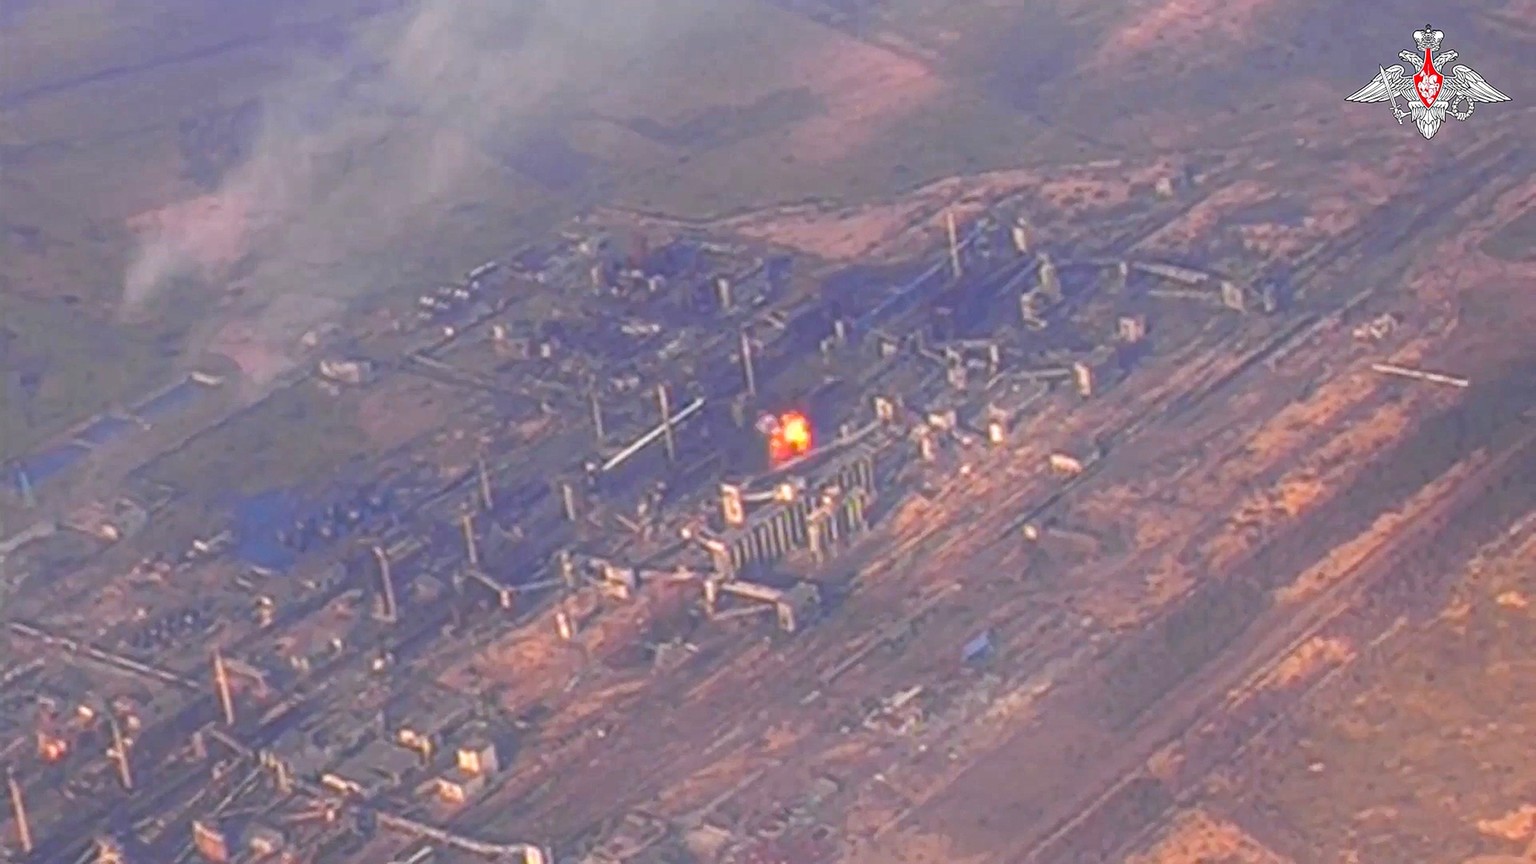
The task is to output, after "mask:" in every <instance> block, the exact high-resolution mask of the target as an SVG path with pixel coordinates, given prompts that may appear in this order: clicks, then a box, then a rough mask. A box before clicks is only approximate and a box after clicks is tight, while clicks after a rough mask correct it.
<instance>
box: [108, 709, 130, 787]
mask: <svg viewBox="0 0 1536 864" xmlns="http://www.w3.org/2000/svg"><path fill="white" fill-rule="evenodd" d="M107 725H108V726H109V727H110V728H111V730H112V754H111V755H112V761H114V762H116V763H117V779H119V780H121V781H122V783H123V788H124V789H126V790H128V791H130V792H132V791H133V771H132V769H131V768H130V767H129V766H128V744H127V742H125V741H124V740H123V729H122V727H121V726H119V725H118V723H117V716H116V715H115V714H113V713H112V711H111V709H110V708H109V709H108V710H107Z"/></svg>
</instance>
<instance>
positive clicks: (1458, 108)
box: [1347, 27, 1509, 139]
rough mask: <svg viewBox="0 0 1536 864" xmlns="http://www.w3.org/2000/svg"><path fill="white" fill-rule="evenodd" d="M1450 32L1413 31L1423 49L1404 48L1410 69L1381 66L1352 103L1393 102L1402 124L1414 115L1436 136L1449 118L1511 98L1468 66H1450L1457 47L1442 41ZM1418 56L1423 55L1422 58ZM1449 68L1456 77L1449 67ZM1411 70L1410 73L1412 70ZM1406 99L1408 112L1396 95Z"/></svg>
mask: <svg viewBox="0 0 1536 864" xmlns="http://www.w3.org/2000/svg"><path fill="white" fill-rule="evenodd" d="M1444 39H1445V33H1443V32H1441V31H1439V30H1436V29H1435V28H1433V27H1425V28H1424V29H1423V30H1415V31H1413V42H1414V45H1415V46H1417V47H1418V53H1417V54H1416V53H1414V52H1412V51H1401V52H1399V53H1398V55H1397V56H1398V57H1400V58H1402V60H1403V62H1405V63H1406V64H1407V67H1406V69H1405V67H1403V66H1397V65H1392V66H1378V67H1376V68H1377V71H1378V72H1379V73H1380V74H1379V75H1377V76H1376V77H1375V78H1374V79H1372V80H1371V83H1369V84H1367V85H1365V86H1364V87H1361V88H1360V90H1359V91H1358V92H1356V93H1355V94H1354V95H1353V96H1350V97H1349V99H1348V100H1347V101H1350V102H1386V103H1387V104H1389V105H1391V106H1392V115H1393V116H1394V117H1396V118H1397V122H1398V123H1399V124H1401V123H1402V122H1403V120H1404V119H1405V118H1408V117H1412V118H1413V125H1414V126H1416V127H1418V130H1419V134H1421V135H1423V136H1424V137H1425V138H1426V139H1428V138H1433V137H1435V133H1436V132H1439V131H1440V124H1442V123H1444V122H1445V118H1446V116H1451V117H1455V118H1456V119H1457V120H1465V119H1467V118H1468V117H1471V116H1472V111H1473V109H1475V108H1476V107H1477V103H1479V102H1508V101H1509V97H1508V96H1505V95H1504V94H1503V93H1500V92H1499V91H1497V90H1495V89H1493V87H1492V86H1490V85H1489V84H1488V82H1487V81H1484V80H1483V76H1481V75H1479V74H1477V73H1476V72H1473V71H1472V70H1471V69H1469V68H1468V67H1466V66H1451V65H1450V64H1451V61H1452V60H1455V59H1456V52H1455V51H1443V52H1442V51H1441V50H1440V43H1441V41H1443V40H1444ZM1419 54H1422V55H1424V56H1423V57H1422V58H1421V57H1420V56H1419ZM1447 67H1450V69H1451V76H1450V77H1449V78H1447V77H1446V76H1445V73H1444V71H1442V70H1444V69H1446V68H1447ZM1409 73H1411V75H1410V74H1409ZM1399 96H1401V97H1403V102H1404V104H1406V105H1407V106H1408V110H1406V111H1405V110H1403V109H1402V108H1399V107H1397V98H1398V97H1399Z"/></svg>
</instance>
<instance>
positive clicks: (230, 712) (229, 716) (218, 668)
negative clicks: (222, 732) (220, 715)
mask: <svg viewBox="0 0 1536 864" xmlns="http://www.w3.org/2000/svg"><path fill="white" fill-rule="evenodd" d="M213 685H214V689H215V690H217V691H218V694H219V707H220V708H222V709H223V710H224V725H226V726H233V725H235V696H234V694H233V693H231V692H230V690H229V672H228V671H227V670H226V669H225V668H224V655H223V654H221V653H220V652H218V651H215V652H213Z"/></svg>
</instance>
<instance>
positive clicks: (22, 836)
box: [5, 771, 32, 855]
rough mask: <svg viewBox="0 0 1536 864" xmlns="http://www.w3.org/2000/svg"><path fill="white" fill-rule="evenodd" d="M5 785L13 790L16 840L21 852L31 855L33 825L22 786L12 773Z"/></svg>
mask: <svg viewBox="0 0 1536 864" xmlns="http://www.w3.org/2000/svg"><path fill="white" fill-rule="evenodd" d="M5 783H6V785H7V786H9V787H10V790H11V812H12V813H14V814H15V815H16V839H17V840H18V841H20V843H21V851H22V852H23V853H25V854H27V855H31V854H32V825H31V823H29V822H28V821H27V804H26V802H25V801H23V800H22V799H21V784H20V783H17V782H16V775H15V774H12V773H11V772H10V771H7V772H6V773H5Z"/></svg>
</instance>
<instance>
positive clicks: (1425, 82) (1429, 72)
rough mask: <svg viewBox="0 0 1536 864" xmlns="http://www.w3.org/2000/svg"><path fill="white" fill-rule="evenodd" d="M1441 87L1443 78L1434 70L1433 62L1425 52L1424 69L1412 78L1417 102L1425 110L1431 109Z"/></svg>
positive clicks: (1428, 53)
mask: <svg viewBox="0 0 1536 864" xmlns="http://www.w3.org/2000/svg"><path fill="white" fill-rule="evenodd" d="M1443 86H1445V76H1443V75H1441V74H1440V73H1439V72H1438V71H1436V70H1435V61H1434V60H1433V59H1431V58H1430V52H1428V51H1425V52H1424V68H1422V69H1420V70H1419V71H1418V72H1416V73H1414V76H1413V92H1415V93H1417V94H1419V101H1420V102H1423V103H1424V107H1425V108H1433V107H1434V106H1435V99H1436V98H1438V97H1439V96H1440V88H1441V87H1443Z"/></svg>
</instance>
